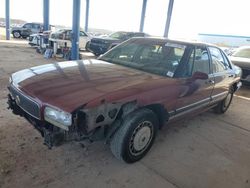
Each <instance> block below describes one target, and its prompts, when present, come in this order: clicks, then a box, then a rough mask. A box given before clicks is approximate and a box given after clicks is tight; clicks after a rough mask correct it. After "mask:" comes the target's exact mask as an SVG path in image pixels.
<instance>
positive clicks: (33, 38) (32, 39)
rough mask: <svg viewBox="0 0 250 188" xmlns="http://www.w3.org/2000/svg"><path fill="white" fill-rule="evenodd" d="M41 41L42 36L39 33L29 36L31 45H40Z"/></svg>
mask: <svg viewBox="0 0 250 188" xmlns="http://www.w3.org/2000/svg"><path fill="white" fill-rule="evenodd" d="M39 41H40V37H39V34H38V33H36V34H31V35H30V36H29V45H30V46H39V43H40V42H39Z"/></svg>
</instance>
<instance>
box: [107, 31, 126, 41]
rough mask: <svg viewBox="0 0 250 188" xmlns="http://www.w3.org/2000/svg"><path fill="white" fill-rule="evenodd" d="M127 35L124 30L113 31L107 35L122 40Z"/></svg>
mask: <svg viewBox="0 0 250 188" xmlns="http://www.w3.org/2000/svg"><path fill="white" fill-rule="evenodd" d="M127 35H128V33H126V32H115V33H111V34H110V35H109V37H111V38H115V39H121V40H123V39H125V38H126V37H127Z"/></svg>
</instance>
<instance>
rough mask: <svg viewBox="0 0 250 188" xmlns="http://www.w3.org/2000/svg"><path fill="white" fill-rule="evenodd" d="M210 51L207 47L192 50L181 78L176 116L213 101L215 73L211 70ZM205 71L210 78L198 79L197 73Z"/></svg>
mask: <svg viewBox="0 0 250 188" xmlns="http://www.w3.org/2000/svg"><path fill="white" fill-rule="evenodd" d="M209 59H210V58H209V53H208V50H207V48H206V47H195V48H194V49H192V51H191V55H190V58H189V60H188V61H187V65H186V66H185V69H184V71H185V72H186V73H185V74H183V75H185V76H183V77H184V78H181V79H180V82H181V83H180V90H179V96H178V99H177V105H176V110H175V112H174V114H175V115H174V116H175V117H176V116H180V115H184V114H189V113H191V112H193V111H195V110H198V109H200V108H205V107H206V106H208V105H209V103H210V101H211V94H212V91H213V88H214V80H213V75H212V74H211V70H210V60H209ZM199 72H201V73H205V74H207V75H208V79H197V78H195V76H194V74H195V73H199Z"/></svg>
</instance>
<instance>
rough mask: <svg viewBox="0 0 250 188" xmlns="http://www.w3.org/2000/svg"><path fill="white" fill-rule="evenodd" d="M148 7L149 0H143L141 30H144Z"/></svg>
mask: <svg viewBox="0 0 250 188" xmlns="http://www.w3.org/2000/svg"><path fill="white" fill-rule="evenodd" d="M146 9H147V0H143V4H142V10H141V23H140V32H143V28H144V20H145V15H146Z"/></svg>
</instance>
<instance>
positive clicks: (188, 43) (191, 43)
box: [135, 37, 218, 48]
mask: <svg viewBox="0 0 250 188" xmlns="http://www.w3.org/2000/svg"><path fill="white" fill-rule="evenodd" d="M135 38H136V39H139V40H148V41H161V42H173V43H179V44H184V45H194V46H203V47H208V46H211V47H217V48H218V46H216V45H213V44H209V43H204V42H200V41H191V40H179V39H168V38H164V37H146V38H145V37H135Z"/></svg>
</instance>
